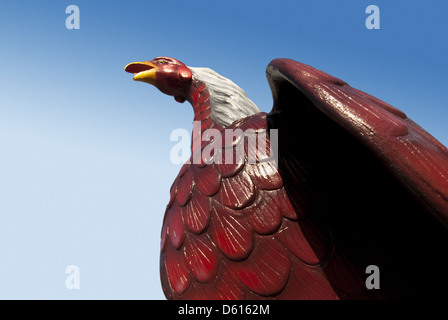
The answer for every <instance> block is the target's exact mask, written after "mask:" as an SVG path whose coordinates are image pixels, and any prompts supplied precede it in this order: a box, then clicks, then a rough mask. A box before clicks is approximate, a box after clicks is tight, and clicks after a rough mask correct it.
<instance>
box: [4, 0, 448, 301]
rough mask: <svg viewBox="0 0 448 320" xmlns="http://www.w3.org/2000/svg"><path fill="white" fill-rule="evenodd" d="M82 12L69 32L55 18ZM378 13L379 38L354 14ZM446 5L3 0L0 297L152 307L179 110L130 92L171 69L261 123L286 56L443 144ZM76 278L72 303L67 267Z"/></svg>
mask: <svg viewBox="0 0 448 320" xmlns="http://www.w3.org/2000/svg"><path fill="white" fill-rule="evenodd" d="M70 4H74V5H77V6H78V7H79V9H80V19H81V21H80V29H79V30H68V29H66V27H65V19H66V17H67V16H68V14H66V13H65V8H66V7H67V6H68V5H70ZM370 4H374V5H377V6H378V7H379V8H380V19H381V20H380V29H379V30H368V29H367V28H366V27H365V19H366V18H367V16H368V15H367V14H366V13H365V9H366V7H367V6H368V5H370ZM447 15H448V3H447V2H446V1H443V0H433V1H431V2H426V3H425V2H423V1H400V0H396V1H384V0H372V1H370V0H369V1H363V0H341V1H319V0H317V1H298V0H295V1H283V0H277V1H272V2H271V1H233V0H226V1H221V2H218V1H196V0H190V1H163V2H161V1H126V2H123V1H116V2H111V1H76V0H74V1H70V2H69V1H23V0H18V1H7V0H5V1H2V2H1V4H0V41H1V42H0V43H1V50H0V62H1V72H0V87H1V91H0V148H1V157H0V164H1V165H0V257H1V263H0V298H1V299H163V298H164V296H163V293H162V290H161V288H160V283H159V235H160V228H161V224H162V218H163V213H164V209H165V206H166V203H167V201H168V199H169V187H170V185H171V183H172V181H173V180H174V178H175V176H176V175H177V172H178V170H179V166H178V165H174V164H172V163H171V162H170V159H169V155H170V149H171V147H172V146H173V145H174V142H172V141H170V139H169V137H170V133H171V131H172V130H174V129H176V128H185V129H188V130H190V129H191V123H192V110H191V107H190V106H189V105H188V104H186V103H185V104H178V103H176V102H175V101H174V99H173V98H172V97H168V96H164V95H163V94H161V93H160V92H158V91H157V90H156V89H155V88H153V87H151V86H149V85H146V84H142V83H136V82H133V81H132V76H131V75H129V74H127V73H125V72H124V70H123V67H124V66H125V65H126V64H127V63H129V62H132V61H141V60H151V59H153V58H154V57H156V56H161V55H165V56H172V57H174V58H177V59H179V60H181V61H183V62H184V63H186V64H187V65H191V66H196V67H210V68H212V69H214V70H215V71H217V72H218V73H220V74H222V75H223V76H226V77H228V78H230V79H232V80H233V81H234V82H236V83H237V84H238V85H240V86H241V87H242V88H243V89H245V90H246V92H247V93H248V95H249V97H251V98H252V100H253V101H254V102H255V103H256V104H257V105H258V106H259V107H260V109H262V110H263V111H269V110H270V108H271V104H272V99H271V93H270V90H269V87H268V84H267V82H266V78H265V68H266V66H267V65H268V63H269V62H270V61H271V60H272V59H274V58H279V57H286V58H291V59H294V60H297V61H301V62H304V63H306V64H309V65H312V66H314V67H316V68H318V69H321V70H324V71H325V72H327V73H330V74H331V75H334V76H336V77H339V78H341V79H343V80H345V81H346V82H348V83H349V84H350V85H352V86H354V87H356V88H358V89H361V90H363V91H366V92H368V93H370V94H372V95H374V96H376V97H378V98H380V99H382V100H385V101H386V102H388V103H390V104H392V105H394V106H396V107H398V108H400V109H402V110H403V111H405V112H406V113H407V115H408V116H409V117H410V118H411V119H413V120H414V121H416V122H417V123H418V124H420V125H421V126H422V127H424V128H425V129H426V130H427V131H429V132H430V133H431V134H432V135H434V136H435V137H436V138H437V139H439V140H440V141H441V142H442V143H444V144H445V145H448V126H447V124H446V123H447V119H448V103H447V101H446V86H447V80H446V74H447V71H448V62H447V61H448V60H447V58H446V57H447V56H448V41H447V35H448V26H447V24H446V17H447ZM73 264H74V265H77V266H79V268H80V289H79V290H68V289H67V288H66V287H65V280H66V277H67V274H65V268H66V267H67V266H68V265H73Z"/></svg>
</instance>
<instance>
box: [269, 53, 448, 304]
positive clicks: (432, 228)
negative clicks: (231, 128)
mask: <svg viewBox="0 0 448 320" xmlns="http://www.w3.org/2000/svg"><path fill="white" fill-rule="evenodd" d="M267 77H268V81H269V84H270V86H271V90H272V94H273V99H274V107H273V109H272V111H271V113H269V114H268V116H267V121H268V124H269V128H270V129H278V131H279V171H280V174H281V176H282V179H283V181H284V187H285V190H286V191H287V194H288V196H289V198H290V201H291V203H292V205H293V207H294V209H295V212H298V213H299V212H301V213H302V214H303V215H304V216H305V217H307V219H308V222H309V225H307V224H305V223H303V222H300V223H299V225H300V227H301V230H302V233H303V236H304V237H305V238H306V239H307V241H308V243H309V244H310V247H311V249H312V250H314V252H316V253H318V252H320V251H321V249H322V241H325V239H326V236H325V232H324V231H325V230H330V232H331V239H332V243H334V250H333V251H332V252H331V254H330V256H329V258H328V261H327V262H326V263H325V265H324V266H323V267H324V272H325V276H326V277H327V279H328V280H329V282H330V283H331V285H332V287H333V288H334V289H335V291H336V292H337V293H338V295H339V297H340V298H397V297H398V298H408V297H416V296H422V297H426V298H427V297H429V296H432V295H434V296H437V293H438V292H439V291H440V290H442V289H443V288H445V287H446V285H448V278H447V275H446V272H445V271H444V270H447V268H448V263H447V261H446V260H447V259H445V256H446V250H447V248H448V234H447V233H448V232H447V226H448V151H447V149H446V148H445V147H444V146H443V145H441V144H440V143H439V142H438V141H437V140H435V139H434V138H433V137H432V136H431V135H430V134H429V133H427V132H426V131H424V130H423V129H422V128H421V127H419V126H418V125H416V124H415V123H414V122H413V121H411V120H410V119H408V118H407V117H406V115H405V114H404V113H403V112H401V111H400V110H398V109H396V108H394V107H392V106H390V105H388V104H387V103H385V102H383V101H381V100H379V99H377V98H375V97H372V96H370V95H368V94H366V93H364V92H362V91H359V90H357V89H354V88H352V87H350V86H349V85H348V84H346V83H345V82H343V81H342V80H340V79H337V78H334V77H332V76H330V75H328V74H326V73H324V72H322V71H319V70H316V69H314V68H312V67H310V66H307V65H304V64H301V63H298V62H295V61H292V60H289V59H277V60H274V61H272V62H271V64H270V65H269V66H268V68H267ZM322 233H323V236H322V235H321V234H322ZM301 236H302V235H300V236H298V237H296V240H297V241H298V239H300V237H301ZM288 241H292V239H290V240H288ZM322 254H324V252H323V253H322ZM369 265H376V266H378V267H379V270H380V274H381V286H380V289H379V290H375V289H373V290H366V285H365V280H366V277H367V275H366V268H367V266H369Z"/></svg>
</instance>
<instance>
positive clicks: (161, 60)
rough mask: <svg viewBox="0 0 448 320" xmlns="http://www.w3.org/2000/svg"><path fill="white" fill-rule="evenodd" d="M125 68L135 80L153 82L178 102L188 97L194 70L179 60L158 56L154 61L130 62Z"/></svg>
mask: <svg viewBox="0 0 448 320" xmlns="http://www.w3.org/2000/svg"><path fill="white" fill-rule="evenodd" d="M124 70H125V71H127V72H129V73H133V74H134V80H136V81H142V82H146V83H149V84H152V85H154V86H156V87H157V88H158V89H159V90H160V91H162V92H163V93H165V94H167V95H170V96H173V97H174V98H175V99H176V101H178V102H184V101H185V100H186V99H187V96H188V90H189V88H190V86H191V82H192V72H191V70H190V69H189V68H188V67H187V66H186V65H185V64H183V63H182V62H180V61H179V60H176V59H173V58H168V57H157V58H155V59H153V60H152V61H143V62H132V63H129V64H128V65H127V66H126V67H125V68H124Z"/></svg>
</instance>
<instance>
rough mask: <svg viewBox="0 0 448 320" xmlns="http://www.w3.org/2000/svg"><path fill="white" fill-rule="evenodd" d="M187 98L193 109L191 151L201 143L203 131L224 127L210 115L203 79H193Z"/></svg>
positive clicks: (208, 92) (208, 95) (207, 91)
mask: <svg viewBox="0 0 448 320" xmlns="http://www.w3.org/2000/svg"><path fill="white" fill-rule="evenodd" d="M187 100H188V101H189V102H190V103H191V105H192V106H193V111H194V119H193V121H194V122H193V133H192V141H191V151H192V152H193V151H194V149H197V148H200V147H201V145H202V143H203V141H202V134H203V133H204V131H206V130H208V129H217V130H219V131H221V130H223V129H224V127H223V126H222V125H221V124H219V123H217V122H216V121H215V120H213V118H212V116H211V105H210V91H209V90H208V89H207V85H206V84H205V83H204V82H203V81H200V80H195V81H193V83H192V85H191V88H190V92H189V97H188V99H187Z"/></svg>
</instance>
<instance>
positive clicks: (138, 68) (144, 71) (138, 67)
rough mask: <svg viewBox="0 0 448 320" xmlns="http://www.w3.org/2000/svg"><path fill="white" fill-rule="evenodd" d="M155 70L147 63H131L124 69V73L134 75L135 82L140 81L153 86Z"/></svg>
mask: <svg viewBox="0 0 448 320" xmlns="http://www.w3.org/2000/svg"><path fill="white" fill-rule="evenodd" d="M157 69H158V68H157V67H156V66H155V65H154V64H153V63H151V62H149V61H143V62H131V63H129V64H128V65H126V67H124V70H125V71H126V72H129V73H133V74H134V80H135V81H142V82H146V83H149V84H152V85H155V83H156V72H157Z"/></svg>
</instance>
